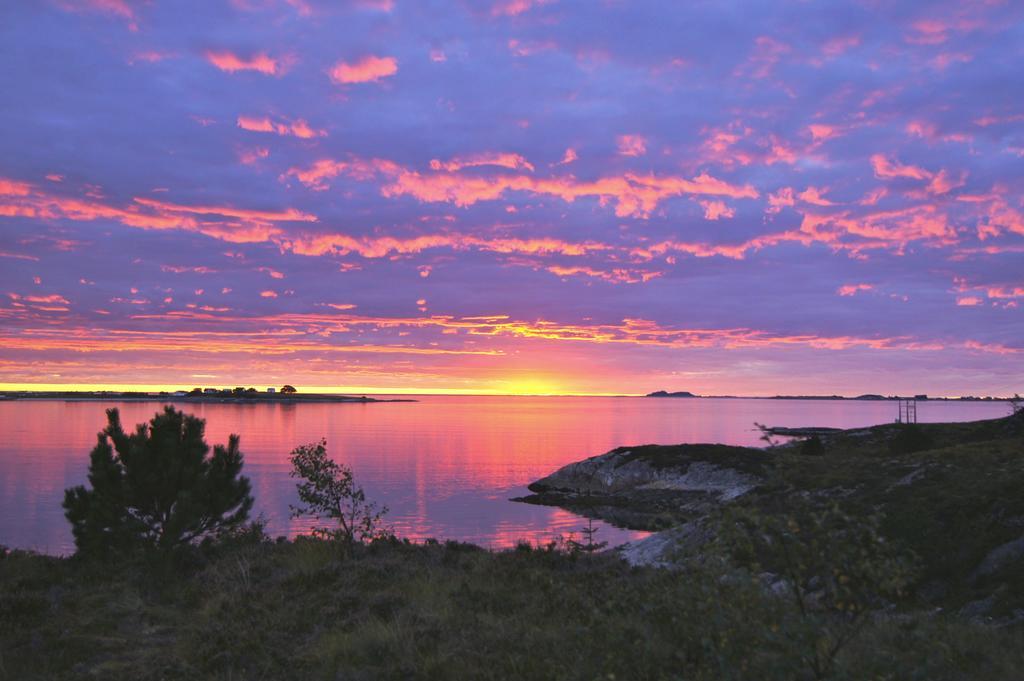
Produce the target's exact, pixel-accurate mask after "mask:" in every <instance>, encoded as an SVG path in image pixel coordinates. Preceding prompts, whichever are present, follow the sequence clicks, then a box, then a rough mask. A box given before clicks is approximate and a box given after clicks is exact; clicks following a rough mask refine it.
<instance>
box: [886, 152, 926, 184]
mask: <svg viewBox="0 0 1024 681" xmlns="http://www.w3.org/2000/svg"><path fill="white" fill-rule="evenodd" d="M871 166H872V167H873V168H874V170H875V177H877V178H879V179H883V180H888V179H892V178H897V177H906V178H910V179H912V180H930V179H931V177H932V173H931V172H929V171H927V170H925V169H924V168H920V167H918V166H913V165H903V164H902V163H900V162H899V161H892V160H890V159H889V158H888V157H886V156H885V155H884V154H875V155H873V156H872V157H871Z"/></svg>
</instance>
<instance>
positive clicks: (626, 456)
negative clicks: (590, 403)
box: [516, 444, 770, 529]
mask: <svg viewBox="0 0 1024 681" xmlns="http://www.w3.org/2000/svg"><path fill="white" fill-rule="evenodd" d="M769 460H770V457H769V455H768V454H766V453H765V451H764V450H761V449H754V448H751V447H730V446H728V445H718V444H711V445H675V446H660V445H641V446H638V447H620V448H618V449H613V450H612V451H610V452H608V453H606V454H601V455H600V456H594V457H591V458H589V459H585V460H583V461H579V462H576V463H571V464H569V465H567V466H564V467H563V468H561V469H559V470H557V471H555V472H554V473H552V474H551V475H548V476H547V477H544V478H541V479H540V480H537V481H536V482H534V483H532V484H531V485H530V486H529V489H530V491H531V492H533V495H531V496H528V497H521V498H519V499H516V501H524V502H527V503H536V504H544V505H553V506H562V507H565V508H569V509H571V510H574V511H577V512H579V513H582V514H584V515H590V516H595V517H600V518H604V519H606V520H610V521H612V522H616V523H617V524H622V525H626V526H630V527H642V528H644V529H659V528H662V527H666V526H668V525H674V524H676V523H678V522H679V521H682V520H685V519H687V518H692V517H697V516H699V515H701V514H704V513H706V512H708V511H709V510H710V509H711V508H712V507H714V506H717V505H720V504H722V503H726V502H729V501H732V500H733V499H736V498H738V497H741V496H743V495H744V494H746V493H748V492H750V491H751V490H753V489H755V488H756V487H757V486H758V485H760V484H761V483H762V482H763V480H764V475H765V472H766V468H767V466H768V465H769Z"/></svg>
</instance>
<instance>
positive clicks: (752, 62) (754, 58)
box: [734, 36, 792, 79]
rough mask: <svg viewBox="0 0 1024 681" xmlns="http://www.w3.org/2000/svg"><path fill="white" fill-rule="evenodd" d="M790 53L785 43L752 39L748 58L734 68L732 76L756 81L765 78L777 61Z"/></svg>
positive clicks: (768, 39) (771, 39)
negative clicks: (751, 50) (751, 47)
mask: <svg viewBox="0 0 1024 681" xmlns="http://www.w3.org/2000/svg"><path fill="white" fill-rule="evenodd" d="M791 51H792V48H790V46H789V45H786V44H785V43H781V42H779V41H777V40H775V39H774V38H771V37H769V36H759V37H758V38H755V39H754V50H753V52H752V53H751V55H750V58H749V59H748V60H747V61H746V63H744V64H741V65H740V66H738V67H737V68H736V70H735V71H734V75H737V76H746V77H749V78H756V79H760V78H766V77H768V76H769V75H770V74H771V72H772V70H773V69H774V68H775V65H776V64H777V63H778V62H779V60H780V59H782V57H783V56H784V55H786V54H789V53H790V52H791Z"/></svg>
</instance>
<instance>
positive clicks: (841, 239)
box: [0, 0, 1024, 396]
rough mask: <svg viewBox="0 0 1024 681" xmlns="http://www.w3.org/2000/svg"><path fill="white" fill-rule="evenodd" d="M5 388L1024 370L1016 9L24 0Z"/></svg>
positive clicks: (12, 145) (9, 225) (6, 25)
mask: <svg viewBox="0 0 1024 681" xmlns="http://www.w3.org/2000/svg"><path fill="white" fill-rule="evenodd" d="M0 65H2V68H0V91H2V92H3V96H2V97H0V387H5V388H14V387H23V386H27V385H34V386H41V387H42V386H45V387H56V386H68V387H96V386H109V387H121V386H143V387H150V388H152V387H157V386H160V387H171V388H191V387H194V386H216V387H221V386H227V387H233V386H235V385H245V386H249V385H254V386H256V387H260V388H262V387H265V386H274V385H277V386H279V385H281V384H282V383H290V384H293V385H296V386H298V387H299V388H300V389H302V390H313V389H323V390H327V389H329V390H334V391H347V392H367V393H369V392H470V393H562V394H568V393H582V394H637V393H645V392H648V391H652V390H657V389H668V390H689V391H692V392H696V393H700V394H742V395H773V394H821V393H824V394H833V393H839V394H846V395H856V394H860V393H865V392H872V393H884V394H914V393H928V394H933V395H950V396H955V395H962V394H995V395H1006V394H1012V393H1014V392H1024V99H1022V98H1021V93H1022V92H1024V5H1022V4H1021V3H1017V2H1011V1H1006V2H1000V1H999V0H960V1H957V2H898V1H896V2H894V1H885V2H882V1H876V0H863V1H861V2H806V1H804V0H800V1H795V2H794V1H787V0H770V1H764V2H760V1H750V2H734V1H729V0H716V1H713V2H712V1H706V2H701V1H697V2H687V3H679V2H652V1H645V0H636V1H629V2H626V1H625V0H580V1H573V0H487V1H478V2H469V1H468V0H465V1H462V0H451V1H449V2H442V1H441V0H348V1H341V0H334V1H330V2H328V1H327V0H203V1H202V2H193V1H186V0H175V1H174V2H170V1H161V0H147V1H139V2H133V1H132V0H38V1H35V0H34V1H32V2H29V1H23V2H8V3H4V4H3V5H2V6H0Z"/></svg>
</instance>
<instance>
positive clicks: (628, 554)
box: [515, 413, 1024, 623]
mask: <svg viewBox="0 0 1024 681" xmlns="http://www.w3.org/2000/svg"><path fill="white" fill-rule="evenodd" d="M769 430H770V431H771V432H774V433H775V434H778V435H783V436H788V437H790V438H793V439H791V440H789V441H788V442H786V443H784V444H779V445H775V446H771V447H766V448H754V447H732V446H727V445H720V444H686V445H643V446H638V447H620V448H617V449H614V450H612V451H610V452H607V453H605V454H601V455H599V456H594V457H591V458H588V459H585V460H583V461H579V462H576V463H572V464H569V465H567V466H564V467H563V468H561V469H559V470H557V471H555V472H553V473H551V474H550V475H548V476H546V477H544V478H541V479H539V480H536V481H534V482H533V483H532V484H530V485H529V489H530V491H531V492H532V494H530V495H529V496H526V497H520V498H517V499H515V501H521V502H526V503H534V504H542V505H549V506H558V507H561V508H565V509H567V510H570V511H572V512H575V513H579V514H581V515H584V516H587V517H592V518H598V519H601V520H604V521H606V522H609V523H611V524H613V525H616V526H620V527H625V528H628V529H637V530H648V531H654V532H655V533H654V534H652V535H651V536H649V537H647V538H646V539H643V540H641V541H639V542H634V543H632V544H627V545H624V546H622V547H618V548H616V549H615V550H616V551H618V552H619V553H620V554H621V555H622V556H623V557H624V558H625V559H626V560H628V561H629V562H630V563H632V564H634V565H655V566H673V565H679V564H681V563H683V562H685V561H686V560H688V559H690V558H693V557H695V556H699V555H700V553H701V549H702V547H703V546H704V545H705V544H706V543H707V542H708V541H710V540H712V539H713V538H714V537H715V534H716V526H717V524H718V523H719V522H720V521H721V518H722V517H723V514H724V513H725V511H726V510H727V509H729V508H731V507H738V508H747V509H755V510H757V511H758V512H762V513H765V514H769V515H775V516H778V515H785V514H787V513H791V512H793V510H794V508H795V506H796V505H797V504H798V503H799V504H801V505H804V506H807V505H809V506H811V507H816V508H826V507H829V506H831V505H837V506H839V507H841V508H843V509H844V510H845V511H846V512H849V513H851V514H853V515H855V516H858V515H864V516H866V515H869V514H872V513H881V514H883V516H884V517H885V520H884V524H883V529H884V530H885V534H886V536H887V537H888V538H889V539H891V541H893V542H898V543H899V544H900V545H902V546H906V548H907V550H908V552H910V553H912V554H913V555H915V556H917V557H918V559H919V560H920V562H921V565H922V568H923V569H922V575H921V579H920V581H919V583H918V584H917V588H918V592H919V593H920V594H921V596H922V599H923V602H924V603H926V604H928V605H930V606H932V607H940V608H945V609H950V608H952V609H954V610H956V611H960V612H962V613H963V614H964V615H965V616H970V617H975V618H988V619H991V620H992V621H998V622H1003V623H1007V622H1018V621H1024V495H1021V494H1020V490H1021V489H1024V413H1018V414H1017V415H1015V416H1009V417H1007V418H1002V419H994V420H988V421H978V422H972V423H945V424H921V425H915V426H900V425H898V424H886V425H881V426H875V427H871V428H857V429H852V430H838V429H825V428H802V429H784V428H776V429H769ZM812 437H813V438H814V439H816V440H818V441H819V442H821V445H822V446H821V448H820V449H817V448H816V449H814V450H813V451H815V452H818V453H817V454H815V455H809V454H808V451H810V450H809V448H807V447H805V446H804V443H805V442H807V439H808V438H812ZM1014 490H1016V491H1014Z"/></svg>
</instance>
